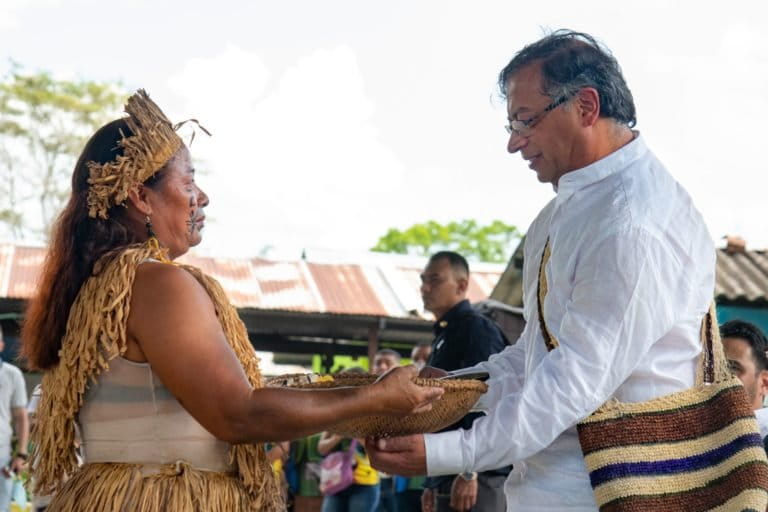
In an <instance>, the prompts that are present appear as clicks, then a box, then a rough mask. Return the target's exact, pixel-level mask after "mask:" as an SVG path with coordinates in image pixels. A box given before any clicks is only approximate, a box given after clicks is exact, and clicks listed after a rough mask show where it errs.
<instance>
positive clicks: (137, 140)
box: [87, 89, 183, 219]
mask: <svg viewBox="0 0 768 512" xmlns="http://www.w3.org/2000/svg"><path fill="white" fill-rule="evenodd" d="M125 113H126V114H128V116H127V117H126V118H125V121H126V123H127V124H128V127H129V128H130V129H131V131H132V132H133V135H130V136H125V135H123V137H122V138H121V139H120V142H119V143H118V144H119V146H120V147H122V148H123V154H122V155H120V156H118V157H117V158H116V159H115V160H113V161H112V162H107V163H104V164H100V163H98V162H93V161H91V162H88V164H87V165H88V170H89V171H90V177H89V178H88V183H89V184H90V187H89V189H88V215H89V216H90V217H93V218H95V217H97V216H98V217H101V218H102V219H106V218H107V212H108V211H109V209H110V208H111V207H112V206H114V205H116V204H122V203H123V202H124V201H125V200H126V199H127V198H128V191H129V190H130V189H131V187H133V186H134V185H137V184H139V183H144V182H145V181H146V180H148V179H149V178H150V177H151V176H152V175H153V174H155V173H156V172H157V171H159V170H160V169H161V168H162V167H163V166H164V165H165V164H166V163H167V162H168V160H170V159H171V157H172V156H173V155H174V154H175V153H176V151H178V150H179V148H181V146H182V145H183V142H182V140H181V137H179V136H178V135H177V134H176V129H177V128H178V127H179V126H180V125H173V124H171V122H170V121H169V120H168V118H167V117H165V114H163V111H162V110H160V107H158V106H157V105H156V104H155V102H153V101H152V100H151V99H149V95H148V94H147V93H146V91H144V89H139V90H138V91H136V93H135V94H134V95H133V96H131V97H130V98H128V102H127V103H126V104H125Z"/></svg>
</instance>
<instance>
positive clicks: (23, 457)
mask: <svg viewBox="0 0 768 512" xmlns="http://www.w3.org/2000/svg"><path fill="white" fill-rule="evenodd" d="M14 457H16V458H18V459H21V460H27V459H29V454H28V453H21V452H19V453H17V454H16V455H14Z"/></svg>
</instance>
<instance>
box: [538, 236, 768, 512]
mask: <svg viewBox="0 0 768 512" xmlns="http://www.w3.org/2000/svg"><path fill="white" fill-rule="evenodd" d="M549 251H550V248H549V241H547V244H546V246H545V247H544V253H543V254H542V258H541V264H540V266H539V287H538V293H537V301H538V313H539V323H540V327H541V332H542V335H543V337H544V342H545V343H546V345H547V349H548V350H550V351H551V350H554V349H556V348H557V347H558V341H557V340H556V339H555V338H554V337H553V336H552V334H551V333H550V332H549V329H548V328H547V326H546V323H545V321H544V311H543V303H544V297H545V296H546V293H547V278H546V272H545V270H544V268H545V265H546V263H547V261H548V259H549ZM716 318H717V317H716V316H715V307H714V304H713V305H712V306H711V307H710V310H709V312H707V314H706V315H705V317H704V319H703V320H702V328H701V341H702V354H701V358H700V364H699V367H698V369H697V372H696V384H695V385H694V387H693V388H691V389H687V390H685V391H680V392H677V393H672V394H669V395H665V396H662V397H659V398H655V399H653V400H649V401H646V402H637V403H628V402H619V401H617V400H615V399H612V400H609V401H608V402H606V403H605V404H603V405H602V406H601V407H600V408H599V409H598V410H597V411H595V412H594V413H592V414H591V415H589V416H588V417H587V418H586V419H584V420H583V421H581V422H580V423H579V424H578V426H577V429H578V433H579V442H580V444H581V449H582V452H583V453H584V461H585V463H586V466H587V470H588V471H589V478H590V482H591V484H592V490H593V491H594V494H595V500H596V502H597V505H598V506H599V508H600V511H601V512H639V511H654V512H661V511H696V512H698V511H704V510H712V511H715V510H716V511H723V512H725V511H728V512H730V511H755V512H758V511H760V512H762V511H765V510H766V508H767V507H768V460H767V459H766V453H765V449H764V448H763V442H762V439H761V438H760V434H759V430H758V426H757V420H756V419H755V415H754V413H753V411H752V409H751V407H750V404H749V401H748V399H747V395H746V392H745V391H744V387H743V386H742V385H741V381H739V379H738V378H736V377H735V376H733V375H732V374H731V372H730V371H729V369H728V367H727V365H726V361H725V355H724V353H723V347H722V343H721V341H720V336H719V332H718V329H716V328H715V327H714V325H716V324H715V322H716Z"/></svg>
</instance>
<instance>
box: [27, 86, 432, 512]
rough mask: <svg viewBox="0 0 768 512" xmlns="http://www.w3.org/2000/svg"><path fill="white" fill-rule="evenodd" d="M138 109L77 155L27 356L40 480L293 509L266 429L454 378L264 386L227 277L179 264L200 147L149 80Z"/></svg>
mask: <svg viewBox="0 0 768 512" xmlns="http://www.w3.org/2000/svg"><path fill="white" fill-rule="evenodd" d="M125 111H126V114H127V116H126V117H124V118H122V119H118V120H115V121H112V122H111V123H109V124H107V125H105V126H104V127H102V128H101V129H99V130H98V131H97V132H96V133H95V134H94V135H93V137H92V138H91V139H90V140H89V141H88V143H87V145H86V146H85V149H84V150H83V153H82V155H81V156H80V159H79V160H78V162H77V164H76V166H75V170H74V174H73V176H72V195H71V196H70V198H69V202H68V203H67V205H66V207H65V209H64V211H63V212H62V214H61V215H60V217H59V218H58V220H57V223H56V225H55V227H54V231H53V237H52V241H51V244H50V247H49V251H48V256H47V259H46V262H45V265H44V268H43V273H42V277H41V281H40V287H39V290H38V295H37V297H36V298H35V299H34V300H33V301H32V302H31V304H30V306H29V309H28V311H27V315H26V322H25V326H24V331H23V355H24V356H25V357H26V358H27V360H28V362H29V365H30V367H31V368H35V369H40V370H43V371H45V375H44V377H43V384H42V386H43V392H42V399H41V401H40V404H39V406H38V410H37V422H36V425H35V429H34V433H33V440H34V444H35V450H34V452H33V454H32V458H31V467H32V469H33V472H34V474H35V478H36V482H37V489H38V491H40V492H43V493H54V492H55V493H56V494H55V497H54V498H53V501H52V502H51V505H50V507H49V510H51V511H52V512H56V511H74V510H115V511H137V512H144V511H170V512H177V511H184V512H186V511H200V512H202V511H241V510H243V511H244V510H257V511H277V510H283V509H284V504H283V503H282V498H281V493H280V489H279V487H278V485H277V483H276V481H275V478H274V476H273V472H272V469H271V468H270V465H269V462H268V461H267V458H266V457H265V455H264V450H263V443H264V442H265V441H282V440H287V439H291V438H297V437H301V436H305V435H309V434H311V433H313V432H318V431H321V430H324V429H327V428H329V427H332V426H333V424H335V423H336V422H338V421H341V420H344V419H349V418H352V417H355V416H359V415H371V414H380V413H384V414H390V415H405V414H409V413H412V412H415V411H420V410H423V409H426V408H429V407H430V405H429V404H430V402H431V401H432V400H434V399H436V398H437V397H438V396H439V394H440V392H441V391H440V390H438V389H437V388H422V387H418V386H416V385H414V384H413V383H412V381H411V379H412V378H413V377H415V373H416V371H415V369H413V368H410V369H408V368H406V369H402V370H396V371H393V372H391V373H390V374H388V375H387V376H386V377H384V378H383V379H381V380H380V381H378V382H377V383H376V384H374V385H372V386H368V387H362V388H341V389H334V390H322V391H301V390H290V389H272V388H270V389H265V388H262V381H261V375H260V373H259V368H258V360H257V358H256V356H255V353H254V351H253V349H252V347H251V345H250V344H249V341H248V336H247V333H246V330H245V327H244V325H243V323H242V322H241V321H240V319H239V318H238V316H237V312H236V310H235V308H234V307H233V306H232V305H231V304H230V303H229V302H228V300H227V298H226V297H225V295H224V293H223V290H222V288H221V286H220V285H219V284H218V283H217V282H216V281H215V280H213V279H212V278H210V277H209V276H207V275H205V274H204V273H203V272H201V271H200V270H199V269H197V268H194V267H190V266H185V265H179V264H176V263H174V260H175V259H176V258H178V257H179V256H181V255H182V254H184V253H185V252H187V251H188V250H189V248H190V247H192V246H195V245H197V244H198V243H200V241H201V230H202V229H203V226H204V223H205V214H204V208H205V207H206V206H207V205H208V202H209V200H208V196H206V195H205V193H204V192H203V191H202V190H201V189H200V188H199V187H198V186H197V184H196V183H195V170H194V168H193V166H192V163H191V160H190V155H189V151H188V150H187V148H186V147H185V145H184V144H183V142H182V140H181V139H180V138H179V136H178V135H177V134H176V130H175V129H176V128H177V127H176V126H173V125H172V124H171V123H170V122H169V121H168V119H167V118H166V117H165V115H164V114H163V112H162V111H161V110H160V109H159V108H158V107H157V105H155V104H154V103H153V102H152V101H151V100H150V99H149V97H148V96H147V94H146V93H145V92H144V91H138V92H137V93H136V94H134V95H133V96H132V97H131V98H130V99H129V100H128V103H127V105H126V107H125ZM76 430H79V436H80V437H81V438H82V449H83V455H84V462H85V463H84V464H83V466H82V467H78V461H77V458H76V451H75V442H76Z"/></svg>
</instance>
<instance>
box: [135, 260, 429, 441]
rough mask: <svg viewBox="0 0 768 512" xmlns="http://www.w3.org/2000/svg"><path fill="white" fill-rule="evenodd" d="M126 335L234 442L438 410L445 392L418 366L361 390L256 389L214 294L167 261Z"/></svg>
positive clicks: (139, 294) (140, 278) (144, 270)
mask: <svg viewBox="0 0 768 512" xmlns="http://www.w3.org/2000/svg"><path fill="white" fill-rule="evenodd" d="M127 337H128V342H129V350H128V353H127V357H129V358H134V359H136V360H146V361H148V362H149V363H150V364H151V366H152V369H153V370H154V371H155V373H156V374H157V375H158V377H159V378H160V380H161V381H162V383H163V384H164V385H165V386H166V387H167V388H168V389H169V390H170V391H171V393H173V395H174V396H175V397H176V398H177V399H178V400H179V402H181V404H182V405H183V406H184V408H185V409H186V410H187V411H188V412H189V413H190V414H191V415H192V416H193V417H194V418H195V419H196V420H197V421H199V422H200V424H201V425H203V426H204V427H205V428H206V429H207V430H208V431H210V432H211V433H212V434H213V435H214V436H216V437H217V438H219V439H221V440H224V441H227V442H230V443H240V442H257V441H282V440H288V439H295V438H297V437H302V436H306V435H309V434H313V433H315V432H319V431H322V430H326V429H328V428H329V427H331V426H333V425H334V424H336V423H338V422H339V421H342V420H345V419H349V418H353V417H356V416H365V415H371V414H382V413H383V414H392V415H405V414H408V413H411V412H414V411H421V410H425V409H427V408H429V407H431V406H430V405H429V403H430V402H431V401H433V400H434V399H436V398H437V397H438V396H439V395H440V394H441V393H442V390H440V389H438V388H424V387H419V386H416V385H415V384H413V382H412V380H411V379H412V378H413V377H415V375H416V370H415V368H413V367H410V368H409V367H405V368H399V369H396V370H395V371H392V372H390V373H389V374H387V376H386V377H384V378H382V379H381V380H380V381H378V382H377V383H376V384H374V385H372V386H363V387H359V388H338V389H327V390H311V391H310V390H299V389H277V388H266V389H253V388H252V387H251V386H250V384H249V383H248V380H247V378H246V375H245V373H244V371H243V369H242V367H241V365H240V362H239V361H238V359H237V357H236V356H235V354H234V352H233V351H232V349H231V348H230V346H229V343H228V342H227V340H226V338H225V336H224V333H223V331H222V329H221V326H220V324H219V321H218V319H217V317H216V314H215V311H214V307H213V303H212V302H211V300H210V298H209V297H208V294H207V293H206V292H205V290H204V289H203V287H202V286H201V285H200V284H199V283H198V282H197V280H196V279H195V278H194V277H193V276H192V275H191V274H189V273H188V272H187V271H185V270H183V269H181V268H178V267H175V266H172V265H167V264H161V263H145V264H143V265H141V266H140V267H139V270H138V271H137V274H136V280H135V282H134V287H133V296H132V299H131V310H130V314H129V317H128V332H127Z"/></svg>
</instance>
